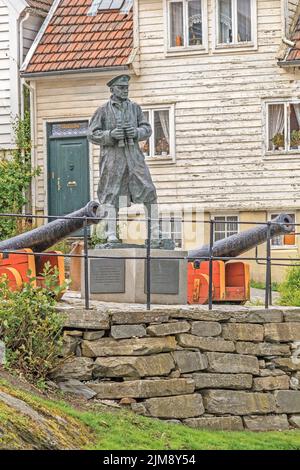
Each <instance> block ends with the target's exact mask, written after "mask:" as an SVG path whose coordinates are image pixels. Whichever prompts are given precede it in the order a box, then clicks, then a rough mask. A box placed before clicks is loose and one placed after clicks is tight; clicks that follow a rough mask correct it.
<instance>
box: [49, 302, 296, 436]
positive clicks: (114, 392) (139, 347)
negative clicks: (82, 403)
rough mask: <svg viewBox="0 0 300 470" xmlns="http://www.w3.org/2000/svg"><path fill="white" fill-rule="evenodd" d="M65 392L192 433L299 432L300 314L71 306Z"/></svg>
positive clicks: (61, 371) (60, 376) (61, 378)
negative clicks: (115, 405) (126, 408)
mask: <svg viewBox="0 0 300 470" xmlns="http://www.w3.org/2000/svg"><path fill="white" fill-rule="evenodd" d="M63 311H64V313H65V314H66V323H65V331H64V355H65V360H64V362H63V363H62V365H61V366H60V367H59V368H58V369H57V370H55V371H54V372H53V379H55V380H56V381H57V382H58V383H59V386H60V387H61V388H62V390H65V391H67V392H73V393H77V394H79V395H82V396H84V397H86V398H87V399H97V400H115V401H117V402H118V403H120V404H121V405H124V406H125V405H126V406H130V407H131V409H132V410H133V411H135V412H136V413H139V414H142V415H145V416H150V417H155V418H161V419H165V420H172V421H174V422H182V423H184V424H186V425H188V426H191V427H193V428H209V429H218V430H219V429H223V430H243V429H247V430H251V431H267V430H286V429H290V428H299V427H300V350H299V351H298V349H300V348H299V345H300V309H271V310H264V309H245V308H243V309H241V310H238V309H236V308H232V307H230V306H228V307H223V308H222V309H220V308H219V309H217V310H215V311H212V312H209V311H208V310H207V309H206V308H203V307H190V308H189V307H187V308H182V309H176V308H175V307H172V308H171V307H167V308H166V309H155V310H153V311H151V312H147V311H142V310H136V311H134V310H132V309H130V308H129V307H127V308H126V307H124V309H122V310H120V309H119V310H117V311H113V310H103V309H102V310H101V311H100V310H92V311H88V312H86V311H84V310H81V309H76V308H69V309H63Z"/></svg>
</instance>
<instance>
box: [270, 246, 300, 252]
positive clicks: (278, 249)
mask: <svg viewBox="0 0 300 470" xmlns="http://www.w3.org/2000/svg"><path fill="white" fill-rule="evenodd" d="M271 250H274V251H280V250H282V251H288V250H289V251H298V246H297V245H281V246H271Z"/></svg>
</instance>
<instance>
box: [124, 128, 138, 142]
mask: <svg viewBox="0 0 300 470" xmlns="http://www.w3.org/2000/svg"><path fill="white" fill-rule="evenodd" d="M125 132H126V137H127V138H128V139H136V138H137V136H138V131H137V129H136V128H135V127H132V126H128V127H126V128H125Z"/></svg>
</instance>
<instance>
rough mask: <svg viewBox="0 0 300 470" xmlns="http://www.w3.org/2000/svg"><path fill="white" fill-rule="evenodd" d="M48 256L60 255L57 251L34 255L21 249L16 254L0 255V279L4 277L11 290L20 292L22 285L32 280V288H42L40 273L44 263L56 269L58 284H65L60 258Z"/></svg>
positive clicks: (63, 267) (42, 278)
mask: <svg viewBox="0 0 300 470" xmlns="http://www.w3.org/2000/svg"><path fill="white" fill-rule="evenodd" d="M49 254H57V255H60V254H61V252H59V251H52V252H51V251H49V252H46V253H45V254H43V255H39V256H37V255H35V254H34V253H33V251H32V250H30V249H29V248H28V249H22V250H17V251H16V253H12V254H8V255H7V256H4V255H3V254H1V253H0V277H2V276H5V277H6V278H7V280H8V283H9V287H10V289H11V290H13V291H14V290H20V289H21V288H22V286H23V284H26V283H28V282H29V281H30V279H32V282H33V285H34V286H42V285H43V284H44V277H43V276H42V273H43V271H44V267H45V264H46V263H50V266H51V267H53V268H54V267H57V269H58V284H59V285H60V286H62V285H63V284H64V282H65V265H64V258H63V257H62V256H49Z"/></svg>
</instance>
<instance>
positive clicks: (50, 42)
mask: <svg viewBox="0 0 300 470" xmlns="http://www.w3.org/2000/svg"><path fill="white" fill-rule="evenodd" d="M91 4H92V0H61V2H60V3H59V5H58V7H57V9H56V11H55V13H54V15H53V17H52V18H51V20H50V23H49V24H48V26H47V28H46V31H45V33H44V34H43V36H42V38H41V40H40V42H39V44H38V46H37V48H36V50H35V52H34V54H33V56H32V58H31V59H30V61H29V64H28V65H27V67H26V70H25V71H23V73H25V74H29V73H30V74H32V73H41V72H55V71H73V70H80V69H95V68H104V67H114V66H124V65H126V64H127V62H128V59H129V56H130V54H131V51H132V46H133V18H132V16H133V15H132V12H130V13H129V14H128V15H126V14H122V13H120V11H119V10H110V11H108V10H106V11H99V13H98V14H97V15H96V16H87V13H88V11H89V9H90V7H91Z"/></svg>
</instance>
